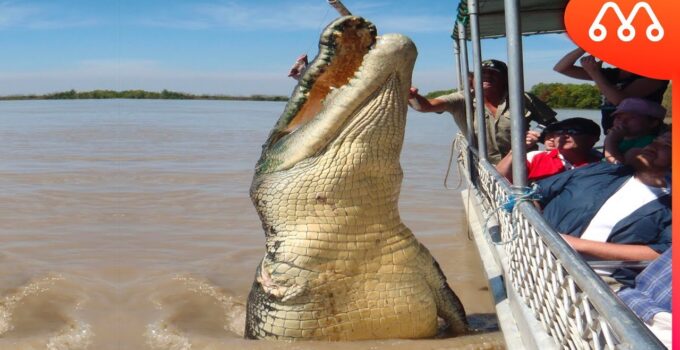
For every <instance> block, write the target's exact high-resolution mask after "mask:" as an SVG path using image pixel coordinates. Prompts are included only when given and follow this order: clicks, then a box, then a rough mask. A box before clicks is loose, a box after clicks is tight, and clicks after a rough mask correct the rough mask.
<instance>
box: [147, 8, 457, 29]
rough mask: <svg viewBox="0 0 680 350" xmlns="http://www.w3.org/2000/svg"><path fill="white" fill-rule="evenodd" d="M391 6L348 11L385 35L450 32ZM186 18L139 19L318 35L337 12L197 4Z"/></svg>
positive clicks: (446, 25)
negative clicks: (391, 11) (393, 12)
mask: <svg viewBox="0 0 680 350" xmlns="http://www.w3.org/2000/svg"><path fill="white" fill-rule="evenodd" d="M389 6H394V4H389V3H370V4H367V3H358V4H356V5H355V6H353V7H352V8H350V11H353V13H354V14H356V15H365V16H366V18H367V19H369V20H370V21H372V22H373V23H375V24H376V25H377V26H378V28H380V31H381V32H383V33H386V32H406V33H408V32H443V33H447V32H448V31H450V29H451V26H452V19H451V16H426V15H409V16H406V15H389V14H385V12H384V11H379V10H380V9H384V8H387V7H389ZM183 12H184V13H187V14H186V15H165V16H159V17H156V18H151V19H140V20H139V21H138V23H139V24H142V25H146V26H154V27H164V28H178V29H194V30H199V29H211V28H229V29H235V30H244V31H253V30H276V31H296V30H315V31H320V30H321V29H322V28H323V27H325V26H326V25H327V24H328V23H329V22H330V21H331V20H333V19H334V18H336V17H337V16H338V14H337V12H336V11H335V10H334V9H333V8H332V7H331V6H329V5H328V4H327V3H326V2H325V1H313V2H312V1H298V2H284V3H277V4H274V5H271V6H265V5H262V4H257V3H253V2H251V3H248V5H243V4H239V3H235V2H227V3H220V4H196V5H192V6H191V7H189V8H187V9H186V11H183Z"/></svg>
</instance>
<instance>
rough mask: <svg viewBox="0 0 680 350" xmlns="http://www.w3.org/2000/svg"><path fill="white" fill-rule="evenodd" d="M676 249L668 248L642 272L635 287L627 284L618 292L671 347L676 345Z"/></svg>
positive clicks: (653, 331)
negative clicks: (674, 252)
mask: <svg viewBox="0 0 680 350" xmlns="http://www.w3.org/2000/svg"><path fill="white" fill-rule="evenodd" d="M672 250H673V248H672V247H671V248H668V250H666V251H665V252H664V253H663V254H661V256H660V257H659V258H657V259H656V260H654V261H653V262H652V263H651V264H650V265H649V266H647V267H646V268H645V269H644V270H643V271H642V272H640V274H639V275H638V276H637V277H636V278H635V284H634V286H633V287H632V288H624V289H622V290H620V291H619V292H618V294H619V297H620V298H621V300H622V301H623V302H624V303H625V304H626V305H628V307H629V308H631V310H633V312H634V313H635V314H636V315H637V316H638V317H639V318H640V319H641V320H642V321H643V322H644V323H645V325H647V327H648V328H649V330H651V331H652V333H654V335H656V337H657V338H659V340H660V341H661V342H662V343H663V344H664V345H665V346H666V347H667V348H669V349H672V348H673V344H672V343H673V342H672V341H673V320H672V314H671V312H672V309H671V296H672V294H673V289H672V283H671V282H672V278H673V276H672V274H673V269H672V264H671V263H672V256H673V253H672Z"/></svg>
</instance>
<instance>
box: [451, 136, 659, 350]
mask: <svg viewBox="0 0 680 350" xmlns="http://www.w3.org/2000/svg"><path fill="white" fill-rule="evenodd" d="M455 144H456V157H457V159H458V165H459V169H460V173H461V174H464V175H465V177H466V178H467V180H468V183H469V184H470V186H472V187H473V188H474V189H475V190H476V192H477V193H478V194H479V197H481V198H482V205H483V207H484V208H485V209H486V210H485V213H484V216H486V218H485V219H486V220H485V225H483V228H485V229H486V230H487V235H486V240H487V242H488V243H489V244H491V245H496V246H500V247H501V249H500V250H502V251H504V252H505V257H504V259H505V263H503V264H502V265H503V266H502V269H503V275H504V276H505V279H506V281H505V284H506V288H507V289H509V288H512V289H513V291H514V292H515V293H516V294H517V295H519V297H520V299H521V301H522V302H523V303H524V305H525V306H526V307H527V308H529V309H530V310H531V312H532V313H533V316H534V317H535V318H536V319H537V320H538V321H539V323H540V324H541V325H542V326H543V328H544V330H545V332H546V333H547V334H548V335H549V336H550V337H551V338H552V339H553V340H554V342H555V344H556V345H557V346H558V347H559V348H567V349H657V348H658V349H662V348H663V345H662V344H661V343H660V342H659V340H658V339H657V338H656V337H655V336H654V335H653V334H652V333H651V332H650V331H649V330H648V329H647V327H646V326H645V325H644V324H643V323H642V322H641V321H640V320H639V319H638V318H637V317H636V316H635V315H634V314H633V312H632V311H631V310H630V309H629V308H628V307H627V306H626V305H624V304H623V303H622V302H621V300H620V299H619V298H618V297H617V296H616V295H615V293H614V292H613V291H612V290H611V288H610V287H609V286H608V285H607V283H605V282H604V280H603V279H602V278H600V277H599V276H598V275H597V274H596V273H595V271H593V269H592V268H591V267H589V266H588V264H587V262H586V261H585V260H584V259H582V258H581V257H580V255H578V254H577V253H576V252H575V251H574V250H572V249H571V248H570V247H569V245H568V244H567V243H566V241H565V240H564V239H563V238H562V237H561V236H560V235H559V234H558V233H557V232H556V231H555V230H553V229H552V228H551V227H550V225H549V224H548V223H547V222H546V221H545V220H544V219H543V216H542V215H541V213H540V212H539V211H538V210H537V209H536V207H535V206H534V205H533V203H532V201H531V198H530V197H529V196H526V198H522V196H519V198H518V197H517V195H516V193H517V191H516V189H515V188H513V187H512V185H511V184H510V183H509V182H508V181H507V179H505V178H504V177H503V176H502V175H500V174H499V173H498V172H497V171H496V169H495V167H494V166H493V165H491V164H490V163H489V162H488V161H486V160H485V159H478V157H477V155H476V154H477V153H476V152H475V151H474V149H473V148H471V147H468V143H467V140H466V139H465V137H464V136H463V135H461V134H459V135H458V137H457V139H456V140H455ZM470 150H472V152H470ZM469 157H472V159H469ZM470 166H472V167H470ZM489 219H493V220H489ZM492 222H493V224H490V223H492ZM490 226H495V227H490Z"/></svg>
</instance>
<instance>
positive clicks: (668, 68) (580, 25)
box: [564, 0, 680, 79]
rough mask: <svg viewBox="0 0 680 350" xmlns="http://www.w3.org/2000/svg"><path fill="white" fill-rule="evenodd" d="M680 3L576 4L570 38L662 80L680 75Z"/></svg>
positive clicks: (570, 11) (569, 15) (598, 0)
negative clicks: (677, 52)
mask: <svg viewBox="0 0 680 350" xmlns="http://www.w3.org/2000/svg"><path fill="white" fill-rule="evenodd" d="M678 14H680V1H676V0H645V1H639V0H616V1H611V0H571V1H569V4H568V5H567V10H566V12H565V15H564V22H565V25H566V27H567V33H569V36H570V37H571V39H572V40H573V41H574V42H575V43H576V44H577V45H578V46H580V47H581V48H583V49H584V50H586V51H587V52H588V53H590V54H592V55H593V56H595V57H597V58H599V59H601V60H603V61H605V62H607V63H609V64H611V65H613V66H616V67H619V68H621V69H624V70H627V71H631V72H634V73H637V74H640V75H644V76H648V77H651V78H657V79H671V78H674V77H678V76H680V69H679V68H680V61H679V60H678V56H677V55H676V51H675V50H676V49H677V48H678V47H680V40H679V39H680V36H679V32H680V18H674V17H677V15H678Z"/></svg>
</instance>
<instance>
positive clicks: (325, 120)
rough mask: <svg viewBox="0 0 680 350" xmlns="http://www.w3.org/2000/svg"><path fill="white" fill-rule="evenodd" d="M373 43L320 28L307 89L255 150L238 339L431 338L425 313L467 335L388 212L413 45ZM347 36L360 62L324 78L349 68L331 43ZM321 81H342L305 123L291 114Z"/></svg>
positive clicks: (433, 274)
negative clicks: (247, 279) (254, 236)
mask: <svg viewBox="0 0 680 350" xmlns="http://www.w3.org/2000/svg"><path fill="white" fill-rule="evenodd" d="M374 36H375V29H374V27H373V26H372V25H371V24H370V23H368V22H366V21H364V20H363V19H361V18H358V17H344V18H342V19H339V20H337V21H335V22H334V23H332V24H331V25H329V27H328V28H327V29H326V31H324V34H322V40H321V45H320V56H319V57H322V59H320V58H319V57H317V59H315V61H314V62H313V63H312V64H310V68H309V69H308V70H307V71H306V72H305V75H304V76H303V77H302V78H301V80H300V84H301V85H305V84H306V85H305V86H307V87H304V86H303V88H301V87H300V86H298V87H297V88H296V91H295V93H294V95H293V97H292V98H291V101H290V102H289V105H288V106H287V108H286V110H285V111H284V114H283V116H282V117H281V119H280V120H279V122H278V123H277V125H276V127H275V128H274V130H273V131H272V133H271V135H270V138H269V140H268V141H267V143H265V145H264V147H263V153H262V157H261V159H260V161H259V162H258V167H257V169H256V174H255V177H254V179H253V184H252V187H251V197H252V200H253V203H254V204H255V207H256V209H257V211H258V214H259V215H260V218H261V220H262V224H263V228H264V230H265V235H266V255H265V257H264V258H263V260H262V263H261V264H260V266H258V268H257V272H256V276H255V282H254V283H253V287H252V290H251V293H250V295H249V297H248V306H247V318H246V330H245V336H246V337H247V338H253V339H284V340H300V339H314V340H358V339H380V338H422V337H431V336H434V335H435V334H436V332H437V324H438V322H437V316H439V317H441V318H443V319H444V320H445V321H447V323H448V324H449V325H450V327H451V330H452V331H453V332H455V333H456V334H461V333H464V332H466V330H467V321H466V319H465V311H464V310H463V306H462V305H461V303H460V301H459V300H458V298H457V297H456V295H455V294H454V293H453V291H452V290H451V289H450V288H449V287H448V285H447V283H446V278H445V277H444V275H443V274H442V272H441V270H440V269H439V266H438V265H437V263H436V261H435V260H434V259H433V258H432V256H431V255H430V253H429V251H428V250H427V249H426V248H425V247H424V246H422V245H421V244H420V243H419V242H418V241H417V240H416V238H415V237H414V235H413V234H412V233H411V230H409V229H408V228H407V227H406V226H405V225H404V224H403V223H402V222H401V218H400V217H399V211H398V206H397V202H398V198H399V191H400V188H401V181H402V171H401V166H400V164H399V155H400V153H401V147H402V143H403V138H404V127H405V122H406V109H407V107H406V101H407V98H408V88H409V87H410V85H411V73H412V70H413V64H414V62H415V58H416V55H417V53H416V49H415V46H414V45H413V43H412V42H411V41H410V40H409V39H408V38H406V37H403V36H401V35H386V36H382V37H380V38H377V39H376V38H375V37H374ZM328 38H335V39H334V40H335V41H334V42H332V43H330V44H328V46H330V47H325V46H324V45H325V44H324V43H328V42H329V41H328V40H327V39H328ZM343 38H344V39H343ZM345 39H348V40H345ZM356 41H362V43H361V44H360V45H358V46H357V47H359V49H362V48H363V49H365V50H366V51H367V52H368V53H367V54H365V55H364V54H363V53H362V52H359V54H358V57H359V59H360V61H359V64H360V67H357V69H356V70H352V72H350V73H351V74H349V75H348V76H347V77H346V79H345V80H343V79H339V80H338V79H337V78H328V77H327V76H326V75H330V74H333V73H332V72H334V71H336V70H337V69H338V67H340V68H341V69H342V68H344V67H346V66H347V65H352V64H355V63H347V61H351V60H352V58H348V57H347V56H343V45H350V44H352V45H354V44H355V43H356ZM357 47H352V48H351V50H346V51H345V52H350V51H351V52H355V51H357V50H359V49H357ZM369 48H370V51H369ZM329 50H330V51H329ZM328 52H331V55H327V53H328ZM350 56H351V55H350ZM329 57H330V58H329ZM320 61H323V62H320ZM324 74H326V75H324ZM343 74H345V73H343ZM334 79H335V80H334ZM330 80H334V81H335V82H334V83H333V84H337V81H340V82H341V83H342V84H337V85H339V86H337V85H333V88H331V89H327V90H329V92H328V93H327V94H326V95H323V96H321V99H322V100H323V102H322V103H321V104H320V105H319V106H320V107H318V108H316V109H314V113H313V118H312V119H306V120H302V121H300V120H299V119H297V118H298V117H299V115H300V114H304V113H303V112H300V110H304V109H305V108H308V109H310V108H311V107H305V104H314V103H317V104H318V103H319V101H315V100H314V99H315V98H318V96H316V95H314V94H315V93H314V91H315V90H314V86H316V85H315V84H322V83H323V82H324V81H330ZM320 82H321V83H320ZM309 86H312V87H311V88H310V87H309ZM322 90H323V89H322ZM305 94H307V95H305ZM300 101H302V102H300ZM312 109H313V108H312ZM292 125H295V127H292Z"/></svg>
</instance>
